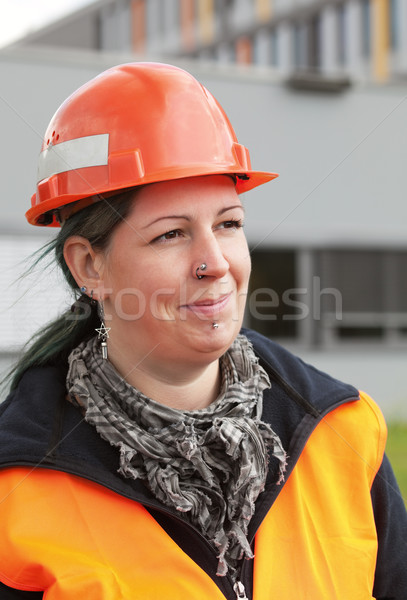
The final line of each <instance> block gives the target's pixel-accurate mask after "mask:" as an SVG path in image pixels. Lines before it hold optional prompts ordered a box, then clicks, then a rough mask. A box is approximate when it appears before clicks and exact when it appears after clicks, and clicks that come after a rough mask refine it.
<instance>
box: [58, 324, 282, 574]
mask: <svg viewBox="0 0 407 600" xmlns="http://www.w3.org/2000/svg"><path fill="white" fill-rule="evenodd" d="M220 366H221V373H222V377H221V391H220V395H219V397H218V399H217V400H216V401H215V402H213V403H212V404H211V405H210V406H208V407H207V408H205V409H201V410H191V411H187V410H176V409H172V408H169V407H168V406H165V405H163V404H160V403H158V402H155V401H154V400H151V399H150V398H147V397H146V396H144V395H143V394H142V393H140V392H139V391H138V390H137V389H135V388H134V387H132V386H131V385H129V384H128V383H127V382H126V381H125V380H124V379H123V378H122V377H121V376H120V375H119V374H118V373H117V371H116V370H115V368H114V367H113V365H112V364H111V363H110V362H109V361H107V360H103V359H102V356H101V353H100V347H99V344H98V342H97V339H96V338H92V339H91V340H90V341H88V342H87V343H82V344H81V345H80V346H78V347H77V348H75V350H73V352H72V353H71V355H70V357H69V372H68V376H67V389H68V391H69V397H70V401H71V402H72V403H73V404H75V405H76V406H79V407H80V408H81V410H82V412H83V414H84V418H85V420H86V421H87V422H88V423H90V424H91V425H93V426H94V427H96V430H97V431H98V433H99V434H100V436H101V437H102V438H103V439H105V440H107V441H108V442H109V443H110V444H112V445H113V446H117V447H118V448H119V451H120V469H119V473H120V474H121V475H123V476H124V477H129V478H134V479H141V480H143V481H144V482H145V484H146V485H147V486H148V487H149V488H150V490H151V491H152V493H153V494H154V496H155V497H156V498H157V499H158V500H160V501H161V502H163V503H164V504H165V505H167V506H170V507H171V508H174V509H176V510H177V511H180V512H181V513H183V515H184V518H186V519H187V521H189V522H190V523H191V524H192V525H193V526H194V527H196V528H197V529H198V530H199V531H200V533H201V534H203V535H204V536H205V538H206V539H207V540H208V541H209V542H210V543H211V544H212V545H213V546H214V547H215V548H216V549H217V552H218V558H219V563H218V575H225V574H226V573H227V572H228V571H229V572H230V574H231V575H232V577H235V575H236V569H237V566H238V563H239V561H240V560H241V559H242V558H243V556H244V557H245V558H253V553H252V550H251V548H250V544H249V542H248V540H247V537H246V536H247V530H248V525H249V522H250V519H251V517H252V515H253V513H254V503H255V501H256V499H257V497H258V495H259V494H260V492H261V491H262V490H263V488H264V484H265V481H266V476H267V464H268V452H269V451H270V452H271V454H272V455H273V456H275V457H276V458H277V459H278V460H279V464H280V478H279V483H280V481H281V480H282V479H283V473H284V470H285V466H286V454H285V451H284V449H283V447H282V445H281V442H280V439H279V437H278V436H277V434H275V433H274V432H273V430H272V429H271V427H270V426H269V425H268V424H266V423H263V422H262V421H261V420H260V416H261V413H262V392H263V390H264V389H265V388H267V387H270V381H269V378H268V376H267V374H266V372H265V371H264V369H263V368H262V367H261V366H260V365H259V364H258V359H257V357H256V356H255V354H254V352H253V349H252V347H251V344H250V342H249V341H248V340H247V338H246V337H245V336H242V335H239V336H238V338H237V339H236V340H235V342H234V343H233V345H232V346H231V347H230V349H229V350H228V352H226V354H225V355H224V356H223V357H221V359H220Z"/></svg>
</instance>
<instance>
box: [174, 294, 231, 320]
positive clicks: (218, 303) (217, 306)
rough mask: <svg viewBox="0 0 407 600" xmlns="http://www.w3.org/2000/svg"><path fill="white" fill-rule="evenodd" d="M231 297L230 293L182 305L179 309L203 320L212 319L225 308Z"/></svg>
mask: <svg viewBox="0 0 407 600" xmlns="http://www.w3.org/2000/svg"><path fill="white" fill-rule="evenodd" d="M231 296H232V293H231V292H230V293H229V294H224V295H223V296H220V297H219V298H206V299H200V300H198V301H197V302H193V303H192V304H184V305H183V306H181V309H184V310H190V311H192V312H193V313H195V314H196V315H197V316H201V317H203V318H212V317H214V316H217V315H219V313H220V312H221V311H222V310H223V309H224V308H225V307H226V305H227V304H228V303H229V300H230V298H231Z"/></svg>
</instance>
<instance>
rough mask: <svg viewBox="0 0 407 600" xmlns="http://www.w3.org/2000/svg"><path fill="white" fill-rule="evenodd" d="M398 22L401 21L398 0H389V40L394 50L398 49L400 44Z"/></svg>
mask: <svg viewBox="0 0 407 600" xmlns="http://www.w3.org/2000/svg"><path fill="white" fill-rule="evenodd" d="M404 1H405V0H404ZM398 22H399V6H398V0H389V42H390V48H391V49H392V50H397V48H398V46H399V39H398V37H399V36H398V33H399V32H398Z"/></svg>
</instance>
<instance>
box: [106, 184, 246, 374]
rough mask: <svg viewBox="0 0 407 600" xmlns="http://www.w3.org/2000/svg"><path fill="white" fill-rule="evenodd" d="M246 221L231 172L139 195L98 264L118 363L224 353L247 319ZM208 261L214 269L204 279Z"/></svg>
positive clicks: (169, 362)
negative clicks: (202, 267)
mask: <svg viewBox="0 0 407 600" xmlns="http://www.w3.org/2000/svg"><path fill="white" fill-rule="evenodd" d="M243 218H244V211H243V208H242V205H241V202H240V199H239V196H238V195H237V193H236V190H235V186H234V182H233V180H232V179H231V178H230V177H228V176H224V175H214V176H204V177H193V178H188V179H180V180H175V181H168V182H163V183H155V184H151V185H148V186H145V187H143V188H141V189H140V190H139V191H138V192H137V194H136V198H135V200H134V206H133V207H132V209H131V212H130V214H129V216H128V217H127V218H126V220H125V221H124V222H123V223H121V224H120V225H119V226H118V227H117V228H116V229H115V231H114V233H113V235H112V239H111V241H110V243H109V247H108V249H107V250H106V251H105V252H104V254H103V255H102V262H101V264H102V269H101V280H102V282H103V286H104V295H105V302H104V308H105V315H106V325H107V326H109V327H111V331H110V334H109V335H110V337H109V358H111V359H112V362H113V363H114V364H116V366H117V365H118V364H120V362H121V360H120V357H124V356H125V355H126V356H127V357H131V358H132V360H133V362H138V363H140V364H141V363H145V366H147V364H148V363H150V362H151V361H153V362H154V364H155V365H156V366H159V368H162V369H172V368H174V366H176V365H179V364H183V365H185V366H186V365H188V364H191V363H195V364H199V363H201V364H205V362H210V361H213V360H215V359H217V358H218V357H219V356H221V355H222V354H223V353H224V352H225V351H226V350H227V348H228V347H229V346H230V344H231V343H232V342H233V340H234V338H235V337H236V335H237V334H238V332H239V329H240V327H241V324H242V319H243V313H244V306H245V301H246V294H247V287H248V281H249V275H250V255H249V251H248V247H247V243H246V239H245V236H244V233H243V229H242V224H243ZM202 263H205V264H206V265H207V268H206V270H205V271H203V272H202V274H204V275H205V276H204V277H203V278H202V279H198V278H197V277H196V269H197V268H198V267H199V266H200V265H201V264H202ZM213 323H217V324H218V327H213ZM122 374H123V375H124V376H126V374H125V373H122Z"/></svg>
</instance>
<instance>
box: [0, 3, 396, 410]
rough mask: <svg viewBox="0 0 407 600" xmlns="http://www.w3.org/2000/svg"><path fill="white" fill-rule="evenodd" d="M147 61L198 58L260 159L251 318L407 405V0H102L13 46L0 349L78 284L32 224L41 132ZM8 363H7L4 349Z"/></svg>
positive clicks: (327, 366) (14, 344)
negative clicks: (262, 173)
mask: <svg viewBox="0 0 407 600" xmlns="http://www.w3.org/2000/svg"><path fill="white" fill-rule="evenodd" d="M133 60H160V61H168V62H172V63H174V64H178V65H179V66H181V67H185V68H186V69H187V70H189V71H191V72H192V73H193V74H194V75H195V77H197V78H198V79H199V80H200V81H202V83H203V84H204V85H206V86H207V87H208V88H209V89H210V90H211V91H212V92H213V93H214V95H215V96H216V97H217V98H218V100H219V101H220V102H221V104H222V105H223V106H224V108H225V110H226V112H227V113H228V115H229V117H230V119H231V121H232V123H233V125H234V127H235V130H236V133H237V135H238V138H239V141H240V142H241V143H243V144H244V145H246V146H247V147H249V149H250V151H251V155H252V163H253V165H254V166H255V168H258V169H265V170H272V171H277V172H279V173H280V178H279V179H277V180H276V181H275V182H272V183H271V184H268V185H266V186H262V187H261V188H259V189H257V190H253V192H250V193H249V194H247V197H246V198H245V199H244V202H245V205H246V211H247V225H246V232H247V236H248V240H249V243H250V246H251V250H252V260H253V277H252V282H251V290H250V294H249V299H248V309H247V315H246V324H247V325H249V326H251V327H254V328H255V329H258V330H259V331H261V332H263V333H264V334H265V335H268V336H270V337H272V338H273V339H276V340H277V341H279V342H281V343H283V344H284V345H286V346H288V347H289V348H290V349H292V350H293V351H294V352H296V353H297V354H300V355H301V356H302V357H304V359H305V360H307V361H310V362H313V363H314V364H316V366H318V367H320V368H322V369H324V370H327V371H329V372H330V373H332V374H333V375H334V376H336V377H340V378H343V379H345V380H348V381H351V382H352V383H354V384H355V385H357V386H359V387H361V388H364V389H365V390H366V391H368V392H370V393H371V394H372V395H374V396H375V398H376V399H377V400H378V401H379V404H380V405H381V406H382V408H383V410H384V412H385V413H386V414H387V416H391V415H397V416H399V415H400V414H403V415H404V416H405V415H407V392H406V389H405V388H406V386H405V383H404V379H405V370H406V359H407V277H406V273H407V228H406V223H407V203H406V200H405V196H406V183H405V172H406V166H405V163H406V156H407V152H406V151H407V137H406V133H405V132H406V126H407V102H406V100H407V2H405V0H99V1H96V2H92V3H90V4H89V5H88V6H86V7H85V8H82V9H81V10H78V11H76V12H75V13H73V14H70V15H68V16H66V17H64V18H63V19H60V20H59V21H57V22H54V23H52V24H50V25H48V26H46V27H44V28H42V29H41V30H38V31H35V32H32V33H30V34H29V35H27V36H25V37H24V38H23V39H21V40H18V41H17V42H15V43H13V44H12V45H10V46H9V47H7V48H4V49H3V50H1V51H0V82H1V84H0V85H1V91H0V123H1V130H2V134H3V136H2V137H3V140H4V141H3V147H2V149H1V158H2V160H1V164H2V166H3V171H2V180H3V187H2V204H1V224H0V261H1V266H0V269H1V271H0V277H1V278H2V281H1V286H2V287H1V289H2V294H1V297H0V307H1V309H2V314H3V315H4V316H3V317H2V321H1V322H0V357H1V358H2V361H3V363H2V364H3V368H4V366H5V365H6V364H9V363H10V361H11V360H12V359H13V358H14V357H15V356H16V355H17V354H18V352H19V349H20V347H21V344H22V343H23V342H24V341H25V340H26V339H27V337H28V335H29V333H32V332H33V331H34V330H36V329H37V328H38V327H39V326H40V325H41V324H43V323H44V322H46V320H47V319H49V318H51V317H53V316H54V315H55V314H57V313H58V312H60V311H61V310H64V309H65V308H66V307H67V306H69V304H70V303H71V302H72V300H71V299H70V297H69V294H68V293H67V291H66V289H65V288H64V286H63V283H62V282H61V281H60V279H59V278H58V275H57V274H56V273H50V272H49V270H48V269H46V268H45V267H44V266H39V267H38V268H37V270H36V272H35V274H34V275H31V276H30V278H28V279H25V280H23V281H22V282H21V284H19V285H16V284H13V281H14V280H15V279H16V277H18V274H19V273H20V272H21V270H22V269H21V266H22V265H26V259H25V257H26V256H27V255H28V254H30V253H31V252H32V251H33V250H34V249H35V248H38V247H39V246H40V245H41V244H42V243H44V242H45V241H46V240H47V239H48V236H49V232H48V231H44V230H42V229H40V228H33V227H30V226H28V225H26V224H25V222H24V218H23V213H24V212H25V211H26V210H27V208H28V206H29V196H30V195H31V194H32V193H33V192H34V187H35V179H36V176H35V175H36V174H35V171H36V164H35V157H36V156H37V155H38V153H39V149H40V145H41V136H42V133H43V131H44V130H45V128H46V125H47V123H48V121H49V119H50V117H51V115H52V114H53V112H54V111H55V110H56V108H57V107H58V105H59V104H60V103H61V102H62V101H63V100H64V99H65V98H66V97H67V96H68V95H69V94H70V93H71V92H72V91H74V90H75V89H76V88H77V87H78V86H79V85H81V84H82V83H84V82H85V81H87V80H88V79H90V78H91V77H93V76H95V75H96V74H97V73H99V72H100V71H102V70H104V69H105V68H108V67H109V66H112V65H114V64H118V63H121V62H128V61H133ZM0 366H1V364H0Z"/></svg>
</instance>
